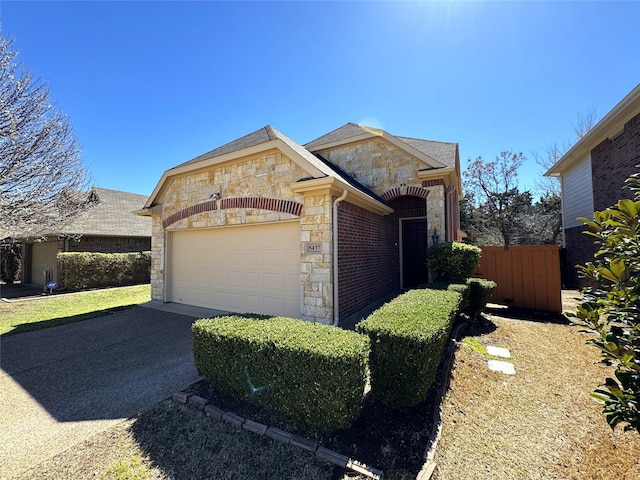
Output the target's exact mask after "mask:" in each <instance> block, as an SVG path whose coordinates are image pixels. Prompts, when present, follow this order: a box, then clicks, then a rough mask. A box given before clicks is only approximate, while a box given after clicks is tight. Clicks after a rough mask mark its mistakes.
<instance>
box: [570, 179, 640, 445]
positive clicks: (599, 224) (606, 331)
mask: <svg viewBox="0 0 640 480" xmlns="http://www.w3.org/2000/svg"><path fill="white" fill-rule="evenodd" d="M625 188H628V189H630V190H632V191H634V192H635V193H634V200H630V199H625V200H620V201H619V202H618V203H617V204H616V205H613V206H612V207H610V208H608V209H606V210H604V211H602V212H595V213H594V217H593V220H589V219H587V218H580V220H582V221H583V222H584V223H585V224H586V225H587V226H588V227H589V228H590V230H589V231H586V232H584V233H586V234H588V235H591V236H593V237H595V239H596V242H595V243H596V244H598V245H599V246H600V250H599V251H598V252H597V253H596V255H595V258H596V260H595V261H594V262H590V263H587V264H586V265H584V266H580V265H579V266H578V270H579V272H580V275H581V276H582V277H583V278H588V279H591V280H592V281H594V282H595V283H596V286H591V287H586V288H584V289H583V290H582V296H583V297H582V301H581V303H580V305H579V306H578V308H577V312H576V314H575V315H573V316H574V317H577V318H578V319H579V320H580V321H581V322H582V323H583V324H584V325H586V326H587V327H588V330H587V332H589V333H591V334H593V335H595V338H592V339H590V340H588V341H587V343H588V344H590V345H593V346H594V347H596V348H598V349H599V350H600V352H601V360H600V362H601V363H602V364H604V365H606V366H608V367H612V368H613V373H614V377H615V378H612V377H608V378H606V379H605V383H604V385H601V387H600V388H599V389H598V390H596V391H595V392H593V393H592V397H593V398H594V399H595V400H596V401H598V402H599V403H601V404H602V405H603V413H604V415H605V418H606V419H607V422H608V423H609V425H610V426H611V428H612V429H613V428H615V427H616V426H617V425H624V430H636V431H637V432H639V433H640V173H636V174H634V175H632V176H631V177H630V178H629V179H627V181H626V184H625Z"/></svg>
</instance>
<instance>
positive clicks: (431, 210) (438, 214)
mask: <svg viewBox="0 0 640 480" xmlns="http://www.w3.org/2000/svg"><path fill="white" fill-rule="evenodd" d="M426 188H427V190H429V196H428V197H427V228H428V229H429V231H428V236H429V239H431V235H433V229H434V228H435V229H436V230H437V232H438V235H439V236H440V240H439V241H440V242H444V241H445V237H446V225H445V223H446V222H445V214H444V212H445V206H444V204H445V194H444V186H443V185H434V186H430V187H426ZM429 241H430V242H431V240H429Z"/></svg>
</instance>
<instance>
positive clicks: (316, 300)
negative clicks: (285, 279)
mask: <svg viewBox="0 0 640 480" xmlns="http://www.w3.org/2000/svg"><path fill="white" fill-rule="evenodd" d="M331 211H332V198H331V195H330V193H329V191H328V190H327V191H325V192H310V193H309V194H308V195H305V197H304V214H303V216H302V218H301V219H300V240H301V257H300V272H301V281H302V283H303V292H304V293H303V300H302V303H303V306H302V318H303V319H304V320H309V321H312V322H318V323H326V324H329V323H331V322H332V321H333V318H332V317H333V246H332V245H333V244H332V241H333V239H332V237H331V230H332V228H331V223H332V222H331ZM308 242H312V243H317V244H319V245H320V251H319V252H313V253H307V252H306V250H305V245H306V244H307V243H308Z"/></svg>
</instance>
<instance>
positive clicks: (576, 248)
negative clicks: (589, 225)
mask: <svg viewBox="0 0 640 480" xmlns="http://www.w3.org/2000/svg"><path fill="white" fill-rule="evenodd" d="M585 230H586V227H574V228H569V229H567V230H565V232H564V234H565V239H566V245H570V246H571V247H570V248H567V249H566V262H567V265H566V272H567V278H566V286H567V287H568V288H579V287H583V286H585V285H586V282H585V281H584V280H581V279H579V278H578V271H577V270H576V265H584V264H585V263H587V262H591V261H593V259H594V258H593V255H594V254H595V253H596V251H597V249H596V246H595V245H594V244H593V241H594V240H595V238H593V237H592V236H590V235H585V234H584V233H582V232H584V231H585Z"/></svg>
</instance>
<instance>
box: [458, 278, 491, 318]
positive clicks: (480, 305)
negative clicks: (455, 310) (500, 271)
mask: <svg viewBox="0 0 640 480" xmlns="http://www.w3.org/2000/svg"><path fill="white" fill-rule="evenodd" d="M467 285H468V286H469V302H468V303H467V308H466V310H465V312H466V313H467V315H469V317H471V318H478V317H479V316H480V314H481V313H482V311H483V310H484V308H485V307H486V306H487V302H489V299H490V298H491V295H492V294H493V291H494V290H495V289H496V287H497V285H496V282H494V281H492V280H485V279H483V278H470V279H469V280H467Z"/></svg>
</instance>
